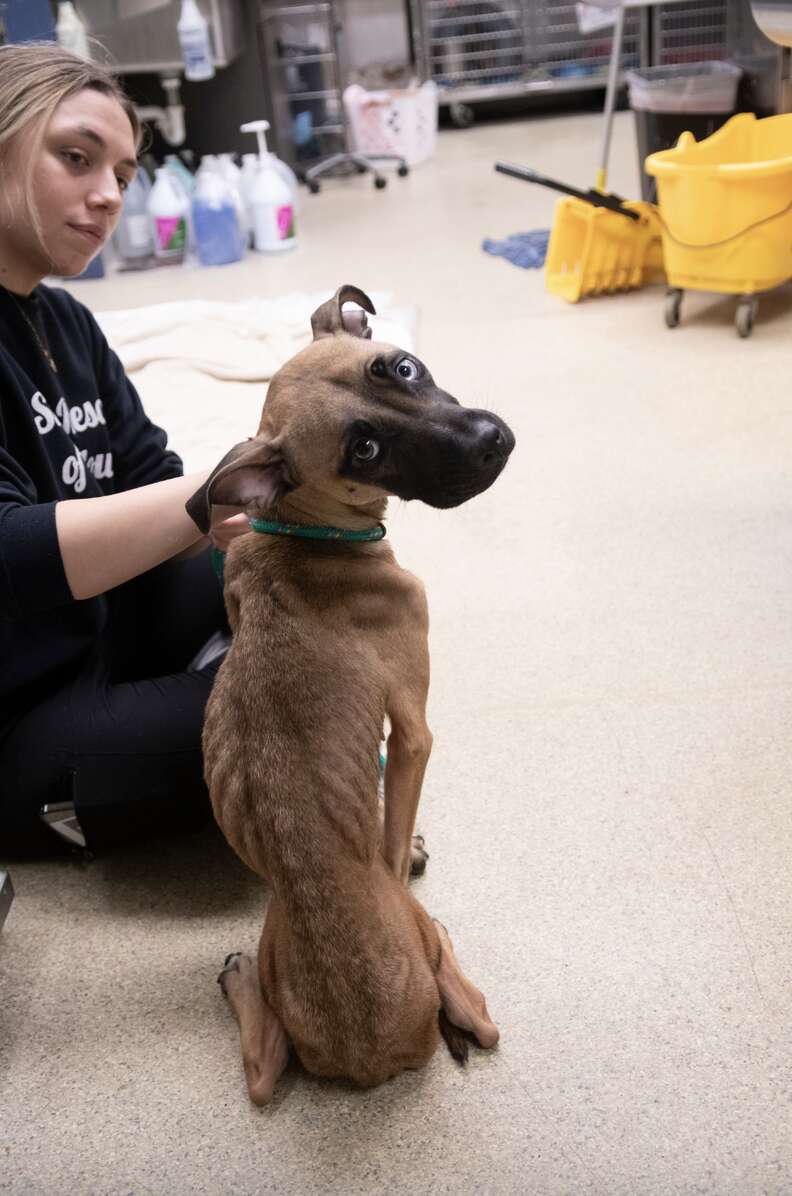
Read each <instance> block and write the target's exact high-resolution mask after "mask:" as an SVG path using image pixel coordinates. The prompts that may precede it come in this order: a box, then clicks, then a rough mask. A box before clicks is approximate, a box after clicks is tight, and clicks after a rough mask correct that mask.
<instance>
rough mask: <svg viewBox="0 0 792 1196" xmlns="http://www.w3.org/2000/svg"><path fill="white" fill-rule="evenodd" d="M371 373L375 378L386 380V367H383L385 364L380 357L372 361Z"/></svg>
mask: <svg viewBox="0 0 792 1196" xmlns="http://www.w3.org/2000/svg"><path fill="white" fill-rule="evenodd" d="M371 372H372V374H374V376H375V377H376V378H387V376H388V367H387V366H386V365H385V362H384V361H383V360H382V358H381V357H377V358H376V359H375V360H374V361H372V363H371Z"/></svg>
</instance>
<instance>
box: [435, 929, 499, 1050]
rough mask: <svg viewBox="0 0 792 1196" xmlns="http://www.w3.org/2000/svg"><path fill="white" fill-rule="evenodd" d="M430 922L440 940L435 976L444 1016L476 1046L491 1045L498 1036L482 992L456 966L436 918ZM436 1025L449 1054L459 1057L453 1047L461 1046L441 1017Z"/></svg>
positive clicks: (443, 932) (493, 1044)
mask: <svg viewBox="0 0 792 1196" xmlns="http://www.w3.org/2000/svg"><path fill="white" fill-rule="evenodd" d="M432 921H433V922H434V925H435V929H436V930H437V934H438V937H439V939H440V965H439V967H438V969H437V972H436V976H435V978H436V980H437V988H438V991H439V993H440V1000H441V1002H442V1007H443V1011H444V1013H445V1016H446V1018H447V1019H448V1021H449V1022H450V1023H451V1025H452V1026H456V1027H458V1028H459V1029H460V1030H465V1031H467V1032H468V1033H469V1034H472V1035H473V1037H474V1038H475V1039H476V1042H477V1043H478V1044H479V1046H482V1047H494V1046H495V1044H496V1043H497V1041H498V1038H499V1037H500V1035H499V1034H498V1029H497V1026H496V1025H495V1023H494V1022H493V1020H492V1018H491V1017H490V1015H489V1011H488V1010H487V1002H486V1001H485V999H484V995H483V993H480V992H479V990H478V989H477V988H476V986H475V984H473V983H472V982H471V981H470V980H468V978H467V976H466V975H465V973H464V972H463V971H462V969H461V967H460V966H459V960H458V959H457V957H456V955H455V954H454V948H453V947H452V946H451V939H450V938H449V936H448V931H447V930H446V928H445V926H443V924H442V922H438V921H437V918H433V919H432ZM440 1028H441V1030H442V1031H443V1037H444V1038H445V1039H446V1042H448V1045H449V1048H450V1050H451V1053H452V1054H453V1055H454V1057H455V1058H460V1055H459V1054H457V1050H456V1049H455V1048H457V1047H458V1046H459V1045H461V1044H458V1043H457V1037H458V1036H455V1035H453V1034H451V1033H448V1032H447V1030H448V1028H447V1027H446V1026H444V1024H443V1020H442V1019H441V1022H440ZM464 1054H465V1052H463V1055H464Z"/></svg>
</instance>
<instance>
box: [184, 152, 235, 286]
mask: <svg viewBox="0 0 792 1196" xmlns="http://www.w3.org/2000/svg"><path fill="white" fill-rule="evenodd" d="M192 226H193V236H194V238H195V248H196V252H197V254H198V260H199V262H200V263H201V265H202V266H224V265H226V264H227V263H228V262H238V261H239V259H240V258H241V257H242V254H243V252H244V248H245V237H244V234H243V230H242V228H241V226H240V223H239V210H238V197H237V196H236V195H235V193H234V189H233V186H232V184H231V183H229V182H228V180H227V179H225V178H223V175H222V174H221V173H220V171H219V170H217V169H216V168H214V167H213V166H212V165H211V163H207V164H206V165H204V164H202V165H201V168H200V170H199V171H198V175H197V178H196V185H195V194H194V196H193V200H192Z"/></svg>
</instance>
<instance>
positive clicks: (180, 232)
mask: <svg viewBox="0 0 792 1196" xmlns="http://www.w3.org/2000/svg"><path fill="white" fill-rule="evenodd" d="M156 225H157V244H158V245H159V247H160V249H170V250H173V251H176V250H178V249H184V245H185V241H186V232H187V229H186V225H185V223H184V217H183V216H158V217H157V220H156Z"/></svg>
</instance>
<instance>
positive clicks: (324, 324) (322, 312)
mask: <svg viewBox="0 0 792 1196" xmlns="http://www.w3.org/2000/svg"><path fill="white" fill-rule="evenodd" d="M345 303H357V304H359V308H360V307H362V308H365V311H360V310H359V308H358V310H357V311H343V310H342V308H343V306H344V304H345ZM366 312H368V313H369V314H370V315H372V316H375V315H376V314H377V313H376V311H375V310H374V304H373V303H372V302H371V300H370V299H369V297H368V295H367V294H366V293H365V291H361V290H359V289H358V288H357V287H353V286H348V285H347V286H343V287H339V288H338V290H337V291H336V293H335V295H333V298H332V299H328V300H327V303H323V304H322V306H321V307H317V309H316V311H315V312H314V314H313V315H312V316H311V328H312V329H313V337H314V340H315V341H318V340H320V339H321V338H322V337H323V336H340V335H341V334H342V333H344V332H346V333H348V334H349V335H350V336H360V337H363V338H364V339H366V340H371V329H370V328H369V326H368V320H367V319H366Z"/></svg>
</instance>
